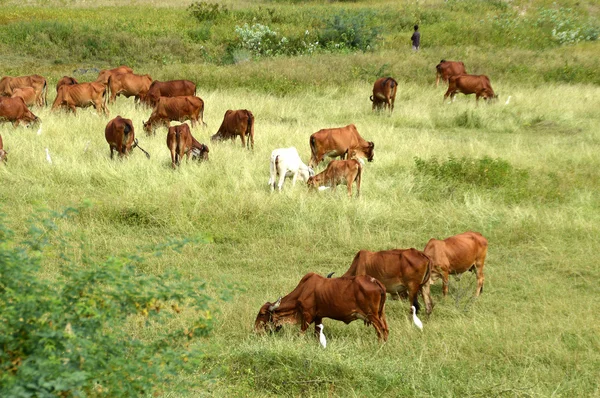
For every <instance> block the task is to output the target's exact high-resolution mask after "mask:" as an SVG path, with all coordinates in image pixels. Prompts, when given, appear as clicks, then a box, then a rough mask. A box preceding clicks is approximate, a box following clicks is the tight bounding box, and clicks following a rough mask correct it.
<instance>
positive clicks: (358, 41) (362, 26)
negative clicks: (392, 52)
mask: <svg viewBox="0 0 600 398" xmlns="http://www.w3.org/2000/svg"><path fill="white" fill-rule="evenodd" d="M374 19H375V13H374V12H372V11H367V10H362V11H360V12H358V13H349V12H346V11H341V12H339V13H337V14H335V15H334V16H332V17H331V18H329V19H327V20H326V21H325V28H324V29H323V30H321V31H320V32H319V44H320V45H321V46H323V47H325V48H327V49H330V50H344V49H355V50H362V51H367V50H371V49H373V48H374V47H375V45H376V43H377V39H378V37H379V33H380V29H379V28H378V27H377V26H376V24H375V21H374Z"/></svg>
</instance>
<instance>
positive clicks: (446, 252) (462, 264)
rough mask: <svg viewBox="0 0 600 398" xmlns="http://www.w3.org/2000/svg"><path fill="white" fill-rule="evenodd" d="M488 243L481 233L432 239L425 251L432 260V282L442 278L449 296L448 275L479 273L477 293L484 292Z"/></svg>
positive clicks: (445, 292) (443, 289)
mask: <svg viewBox="0 0 600 398" xmlns="http://www.w3.org/2000/svg"><path fill="white" fill-rule="evenodd" d="M487 248H488V241H487V239H486V238H484V237H483V236H482V235H481V234H480V233H479V232H464V233H462V234H458V235H454V236H451V237H449V238H446V239H444V240H438V239H430V240H429V242H427V245H426V246H425V249H424V250H423V251H424V252H425V254H426V255H427V256H428V257H429V258H430V259H431V265H432V270H431V279H432V281H434V280H436V279H439V278H440V277H441V278H442V282H443V288H442V291H443V293H444V296H445V295H447V294H448V274H462V273H463V272H465V271H476V272H477V291H476V292H475V296H479V294H480V293H481V292H483V281H484V280H485V278H484V277H483V265H484V263H485V256H486V255H487Z"/></svg>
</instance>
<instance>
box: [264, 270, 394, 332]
mask: <svg viewBox="0 0 600 398" xmlns="http://www.w3.org/2000/svg"><path fill="white" fill-rule="evenodd" d="M323 318H331V319H335V320H337V321H342V322H344V323H346V324H348V323H350V322H352V321H355V320H357V319H362V320H363V321H364V322H365V325H369V324H372V325H373V327H374V328H375V331H376V332H377V337H378V338H379V339H380V340H382V339H383V340H384V341H386V340H387V338H388V333H389V331H388V325H387V321H386V319H385V287H384V286H383V285H382V284H381V282H379V281H378V280H377V279H375V278H372V277H370V276H356V277H349V278H335V279H327V278H324V277H322V276H321V275H317V274H315V273H312V272H311V273H309V274H306V275H304V277H303V278H302V280H301V281H300V283H298V286H296V288H295V289H294V290H293V291H292V292H291V293H290V294H288V295H287V296H285V297H283V298H281V297H280V298H279V299H278V300H277V301H276V302H275V303H270V302H267V303H265V304H264V305H263V306H262V307H261V308H260V311H259V312H258V315H257V317H256V321H255V322H254V330H256V331H266V330H269V329H273V328H274V329H275V330H279V329H280V328H281V326H282V325H284V324H286V323H289V324H297V323H300V325H301V326H300V330H301V331H302V332H304V331H306V329H308V327H309V326H310V324H311V323H313V322H314V323H315V334H318V333H319V330H318V328H317V327H316V326H317V325H319V324H321V323H322V322H323Z"/></svg>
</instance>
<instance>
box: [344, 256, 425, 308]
mask: <svg viewBox="0 0 600 398" xmlns="http://www.w3.org/2000/svg"><path fill="white" fill-rule="evenodd" d="M356 275H369V276H372V277H373V278H375V279H377V280H378V281H379V282H381V283H382V284H383V285H384V286H385V289H386V291H387V292H388V293H389V294H391V295H392V297H394V298H397V297H399V296H401V295H405V294H408V301H409V303H411V304H410V305H414V307H415V309H416V312H419V297H418V294H419V292H420V293H421V295H422V296H423V300H424V301H425V309H426V311H427V314H430V313H431V310H432V309H433V303H432V301H431V294H430V289H429V283H430V276H431V263H430V260H429V258H428V257H427V256H426V255H425V254H424V253H423V252H421V251H419V250H417V249H413V248H410V249H393V250H384V251H379V252H371V251H368V250H361V251H359V252H358V253H356V256H354V260H353V261H352V265H350V268H348V271H346V273H345V274H344V275H342V278H345V277H349V276H356Z"/></svg>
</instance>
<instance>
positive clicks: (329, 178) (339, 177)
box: [306, 159, 362, 198]
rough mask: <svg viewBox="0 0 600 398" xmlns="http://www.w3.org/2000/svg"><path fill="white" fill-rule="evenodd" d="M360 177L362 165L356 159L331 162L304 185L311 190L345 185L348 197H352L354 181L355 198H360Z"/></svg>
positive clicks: (333, 188)
mask: <svg viewBox="0 0 600 398" xmlns="http://www.w3.org/2000/svg"><path fill="white" fill-rule="evenodd" d="M361 177H362V165H361V164H360V162H359V161H358V160H356V159H349V160H332V161H331V162H329V164H328V165H327V168H326V169H325V170H323V171H322V172H320V173H319V174H317V175H316V176H313V177H309V178H308V181H306V184H307V185H308V186H309V187H311V188H318V187H320V186H326V187H331V188H332V190H335V187H336V186H337V185H339V184H343V185H346V186H347V188H348V197H349V198H351V197H352V184H353V183H354V181H356V196H357V197H358V196H360V180H361Z"/></svg>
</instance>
